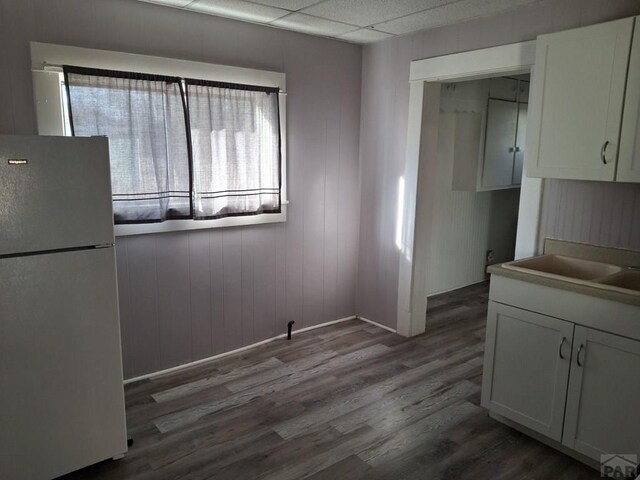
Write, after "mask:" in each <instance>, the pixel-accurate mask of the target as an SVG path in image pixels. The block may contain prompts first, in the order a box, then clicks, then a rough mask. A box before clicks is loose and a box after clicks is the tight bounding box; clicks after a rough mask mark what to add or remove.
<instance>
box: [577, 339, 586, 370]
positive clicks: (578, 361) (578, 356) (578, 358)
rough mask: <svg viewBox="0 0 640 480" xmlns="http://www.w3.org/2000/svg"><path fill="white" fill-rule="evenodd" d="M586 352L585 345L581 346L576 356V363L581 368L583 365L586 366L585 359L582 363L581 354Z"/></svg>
mask: <svg viewBox="0 0 640 480" xmlns="http://www.w3.org/2000/svg"><path fill="white" fill-rule="evenodd" d="M583 350H584V344H580V348H579V349H578V354H577V355H576V363H577V364H578V366H579V367H582V365H583V364H584V363H583V362H584V359H583V362H581V361H580V354H581V353H582V351H583Z"/></svg>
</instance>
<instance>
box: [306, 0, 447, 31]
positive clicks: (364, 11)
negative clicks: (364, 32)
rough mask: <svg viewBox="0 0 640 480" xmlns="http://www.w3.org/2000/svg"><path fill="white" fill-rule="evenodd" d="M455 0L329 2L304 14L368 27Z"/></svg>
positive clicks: (330, 0) (355, 0) (317, 5)
mask: <svg viewBox="0 0 640 480" xmlns="http://www.w3.org/2000/svg"><path fill="white" fill-rule="evenodd" d="M452 1H454V0H393V1H391V0H327V1H325V2H321V3H318V4H316V5H313V6H311V7H309V8H305V9H304V10H303V13H308V14H309V15H315V16H317V17H323V18H328V19H331V20H337V21H340V22H345V23H351V24H353V25H359V26H361V27H366V26H369V25H373V24H375V23H380V22H384V21H386V20H391V19H393V18H397V17H401V16H404V15H409V14H411V13H415V12H419V11H421V10H425V9H427V8H433V7H438V6H440V5H444V4H446V3H449V2H452Z"/></svg>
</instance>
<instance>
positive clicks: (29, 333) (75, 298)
mask: <svg viewBox="0 0 640 480" xmlns="http://www.w3.org/2000/svg"><path fill="white" fill-rule="evenodd" d="M126 451H127V434H126V424H125V410H124V391H123V383H122V354H121V344H120V322H119V315H118V292H117V285H116V267H115V253H114V234H113V216H112V205H111V181H110V170H109V150H108V142H107V139H106V138H97V137H96V138H64V137H39V136H15V135H0V479H3V480H4V479H7V480H23V479H25V480H39V479H46V480H48V479H52V478H55V477H57V476H59V475H63V474H65V473H68V472H71V471H74V470H77V469H80V468H82V467H85V466H87V465H90V464H93V463H96V462H99V461H101V460H105V459H110V458H114V457H120V456H122V455H123V454H124V453H125V452H126Z"/></svg>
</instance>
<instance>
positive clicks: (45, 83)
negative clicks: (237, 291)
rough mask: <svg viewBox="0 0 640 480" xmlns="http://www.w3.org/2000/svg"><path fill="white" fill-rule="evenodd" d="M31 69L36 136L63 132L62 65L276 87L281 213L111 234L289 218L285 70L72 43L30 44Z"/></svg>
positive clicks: (119, 228) (128, 227) (127, 227)
mask: <svg viewBox="0 0 640 480" xmlns="http://www.w3.org/2000/svg"><path fill="white" fill-rule="evenodd" d="M30 46H31V71H32V77H33V90H34V101H35V106H36V117H37V122H38V133H39V134H40V135H56V136H60V135H65V126H64V123H65V116H64V107H63V100H64V99H63V98H62V96H63V94H62V92H61V89H60V80H61V75H62V68H61V66H62V65H77V66H81V67H88V68H101V69H107V70H124V71H139V72H145V73H150V74H156V75H168V76H176V77H182V78H201V79H203V80H211V81H214V82H228V83H242V84H250V85H261V86H266V87H276V88H278V89H279V94H278V102H279V114H280V137H281V166H280V168H281V172H280V174H281V179H282V186H281V212H280V213H263V214H258V215H247V216H233V217H225V218H219V219H213V220H193V219H186V220H167V221H164V222H160V223H141V224H124V225H115V226H114V229H115V235H116V236H117V237H118V236H127V235H140V234H147V233H160V232H174V231H183V230H200V229H206V228H220V227H237V226H245V225H259V224H266V223H279V222H286V221H287V208H288V204H289V202H288V197H287V148H286V145H287V122H286V97H287V95H286V76H285V74H284V73H280V72H271V71H266V70H253V69H249V68H241V67H232V66H227V65H217V64H210V63H202V62H192V61H188V60H178V59H172V58H164V57H154V56H148V55H137V54H130V53H122V52H112V51H108V50H97V49H90V48H82V47H70V46H65V45H54V44H47V43H39V42H31V44H30Z"/></svg>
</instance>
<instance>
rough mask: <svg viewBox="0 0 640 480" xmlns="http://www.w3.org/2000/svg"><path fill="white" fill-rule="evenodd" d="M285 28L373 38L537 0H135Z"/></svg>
mask: <svg viewBox="0 0 640 480" xmlns="http://www.w3.org/2000/svg"><path fill="white" fill-rule="evenodd" d="M141 1H144V2H149V3H156V4H160V5H167V6H170V7H175V8H181V9H184V10H190V11H194V12H199V13H205V14H208V15H215V16H219V17H227V18H234V19H236V20H242V21H246V22H252V23H259V24H264V25H269V26H272V27H277V28H284V29H286V30H293V31H296V32H302V33H307V34H310V35H320V36H324V37H333V38H337V39H339V40H344V41H347V42H353V43H361V44H366V43H373V42H377V41H379V40H385V39H387V38H391V37H394V36H397V35H405V34H408V33H412V32H416V31H418V30H424V29H427V28H433V27H439V26H443V25H451V24H454V23H459V22H464V21H466V20H470V19H473V18H478V17H483V16H488V15H494V14H497V13H500V12H504V11H506V10H509V9H512V8H516V7H520V6H523V5H526V4H529V3H534V2H537V1H540V0H251V1H247V0H141Z"/></svg>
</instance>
